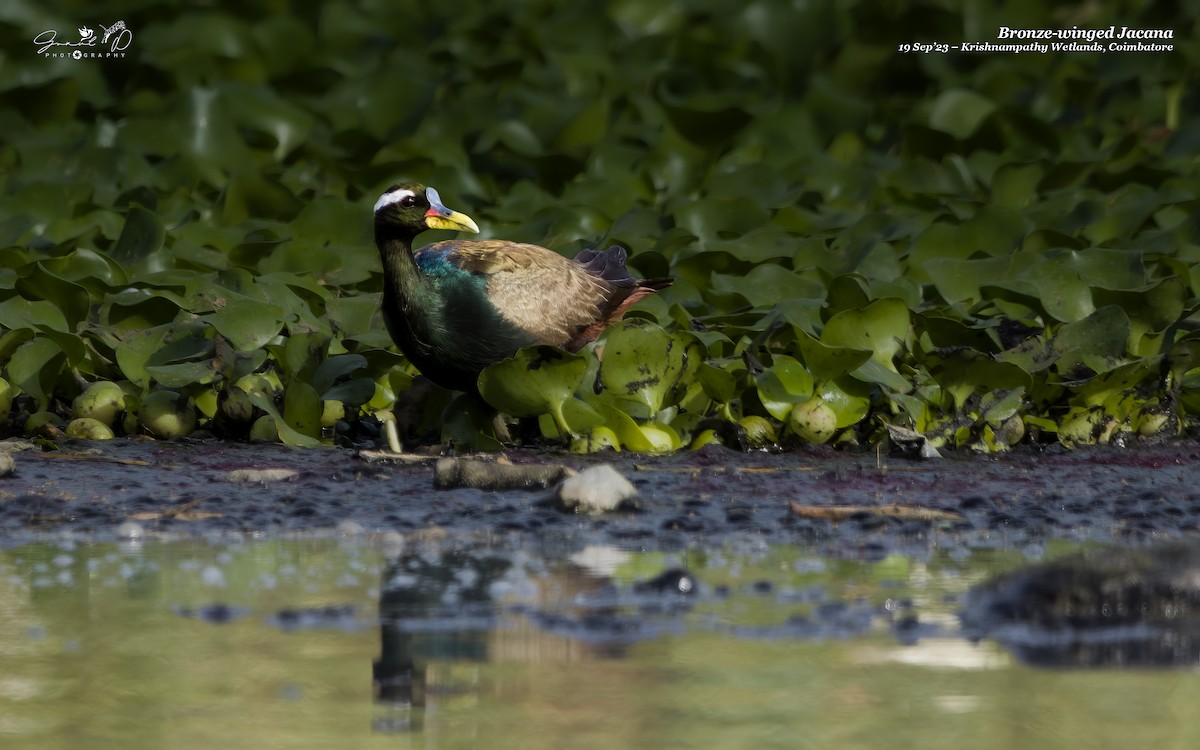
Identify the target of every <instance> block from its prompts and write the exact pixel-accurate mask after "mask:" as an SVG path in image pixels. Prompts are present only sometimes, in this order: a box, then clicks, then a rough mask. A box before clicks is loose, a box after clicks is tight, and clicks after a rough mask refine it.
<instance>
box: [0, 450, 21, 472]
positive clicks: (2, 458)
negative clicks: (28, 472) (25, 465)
mask: <svg viewBox="0 0 1200 750" xmlns="http://www.w3.org/2000/svg"><path fill="white" fill-rule="evenodd" d="M16 473H17V462H16V461H15V460H14V459H13V457H12V454H11V453H0V477H11V476H12V475H13V474H16Z"/></svg>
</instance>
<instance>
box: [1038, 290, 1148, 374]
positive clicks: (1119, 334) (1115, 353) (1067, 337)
mask: <svg viewBox="0 0 1200 750" xmlns="http://www.w3.org/2000/svg"><path fill="white" fill-rule="evenodd" d="M1128 340H1129V316H1128V315H1127V314H1126V313H1125V311H1124V310H1122V309H1121V308H1119V307H1116V306H1115V305H1108V306H1106V307H1102V308H1100V309H1099V310H1097V311H1096V312H1094V313H1092V314H1091V315H1089V316H1088V317H1086V318H1084V319H1083V320H1080V321H1078V322H1076V323H1067V324H1065V325H1063V326H1062V327H1061V328H1059V329H1058V332H1057V333H1056V334H1055V335H1054V337H1053V338H1052V339H1051V340H1050V346H1051V348H1052V350H1053V352H1054V354H1055V357H1056V358H1055V365H1056V366H1057V367H1058V370H1059V372H1064V373H1065V372H1069V371H1070V370H1071V369H1073V368H1074V367H1076V366H1078V365H1080V364H1083V365H1086V366H1087V367H1089V368H1090V369H1091V370H1093V371H1094V372H1106V371H1107V370H1111V369H1112V368H1114V367H1116V366H1117V365H1118V364H1120V363H1121V360H1122V358H1123V357H1124V355H1125V344H1126V342H1127V341H1128Z"/></svg>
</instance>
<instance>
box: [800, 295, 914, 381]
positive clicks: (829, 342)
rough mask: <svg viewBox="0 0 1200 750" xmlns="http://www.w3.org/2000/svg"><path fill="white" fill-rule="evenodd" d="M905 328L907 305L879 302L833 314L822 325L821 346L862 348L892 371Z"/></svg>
mask: <svg viewBox="0 0 1200 750" xmlns="http://www.w3.org/2000/svg"><path fill="white" fill-rule="evenodd" d="M909 329H910V320H909V313H908V305H906V304H904V301H903V300H898V299H892V298H889V299H881V300H876V301H874V302H872V303H871V304H869V305H867V306H866V307H863V308H859V309H853V310H843V311H842V312H840V313H837V314H836V315H834V316H833V317H832V318H830V319H829V320H828V321H827V322H826V323H825V330H823V331H822V332H821V343H822V344H825V345H826V346H841V347H846V348H849V349H865V350H867V351H870V352H871V356H872V357H874V358H875V359H876V360H877V361H878V362H879V363H880V364H882V365H884V366H885V367H888V368H890V369H893V370H894V369H895V368H896V366H895V363H894V362H893V359H894V358H895V356H896V353H897V352H899V351H900V349H901V347H903V346H904V343H905V341H906V340H907V339H908V333H909Z"/></svg>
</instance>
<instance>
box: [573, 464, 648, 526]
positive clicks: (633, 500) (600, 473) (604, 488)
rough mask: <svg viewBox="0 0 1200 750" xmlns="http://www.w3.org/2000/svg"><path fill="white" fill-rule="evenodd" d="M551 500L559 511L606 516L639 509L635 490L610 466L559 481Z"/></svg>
mask: <svg viewBox="0 0 1200 750" xmlns="http://www.w3.org/2000/svg"><path fill="white" fill-rule="evenodd" d="M554 499H555V501H556V502H557V503H558V507H559V508H560V509H561V510H565V511H568V512H571V513H589V514H593V513H606V512H609V511H614V510H621V509H627V510H640V509H641V504H640V503H639V502H638V494H637V489H635V488H634V486H633V484H631V483H630V481H629V480H628V479H626V478H625V477H623V476H621V473H620V472H618V471H617V470H616V469H614V468H613V467H612V464H600V465H599V466H593V467H592V468H590V469H587V470H585V471H581V472H580V473H578V474H576V475H575V476H573V477H568V478H566V479H565V480H563V482H562V484H560V485H559V486H558V489H557V490H555V493H554Z"/></svg>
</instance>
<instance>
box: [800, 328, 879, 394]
mask: <svg viewBox="0 0 1200 750" xmlns="http://www.w3.org/2000/svg"><path fill="white" fill-rule="evenodd" d="M796 346H797V348H798V349H799V350H800V354H801V356H802V357H803V358H804V366H805V367H806V368H807V369H808V371H809V372H810V373H812V376H813V378H814V379H815V380H817V381H822V380H830V379H832V378H836V377H840V376H842V375H845V374H846V373H848V372H851V371H853V370H856V369H858V367H859V366H861V365H862V364H863V363H864V362H866V361H867V360H869V359H871V352H869V351H867V350H865V349H855V348H849V347H844V346H830V345H827V344H825V343H823V342H821V341H818V340H817V339H816V338H815V337H813V336H811V335H810V334H808V333H805V332H804V331H800V330H797V332H796Z"/></svg>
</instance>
